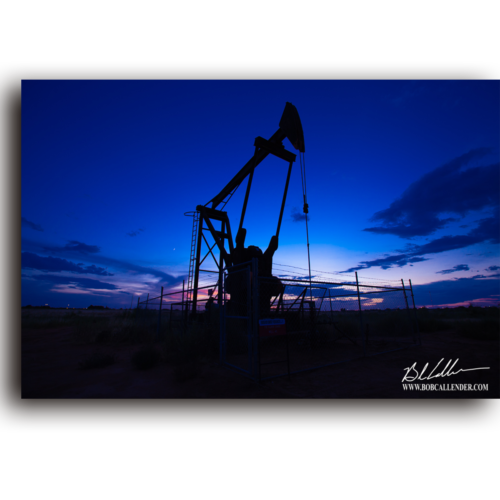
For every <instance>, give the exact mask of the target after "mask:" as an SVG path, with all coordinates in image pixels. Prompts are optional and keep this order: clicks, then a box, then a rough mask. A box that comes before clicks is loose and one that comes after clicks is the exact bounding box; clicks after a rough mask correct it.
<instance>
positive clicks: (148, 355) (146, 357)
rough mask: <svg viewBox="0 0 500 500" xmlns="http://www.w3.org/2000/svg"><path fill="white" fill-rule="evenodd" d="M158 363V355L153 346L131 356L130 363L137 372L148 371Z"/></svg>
mask: <svg viewBox="0 0 500 500" xmlns="http://www.w3.org/2000/svg"><path fill="white" fill-rule="evenodd" d="M158 361H160V354H159V352H158V351H157V350H156V349H155V347H154V346H152V345H149V346H147V347H144V348H143V349H141V350H139V351H137V352H135V353H134V355H133V356H132V363H133V364H134V366H135V367H136V368H137V369H138V370H149V369H150V368H153V366H156V365H157V364H158Z"/></svg>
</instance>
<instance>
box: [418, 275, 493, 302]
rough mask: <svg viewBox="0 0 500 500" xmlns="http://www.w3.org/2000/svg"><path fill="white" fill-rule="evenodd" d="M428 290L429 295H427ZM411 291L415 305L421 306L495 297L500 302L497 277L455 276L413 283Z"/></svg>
mask: <svg viewBox="0 0 500 500" xmlns="http://www.w3.org/2000/svg"><path fill="white" fill-rule="evenodd" d="M429 292H430V294H431V295H429ZM413 293H414V294H415V301H416V303H417V305H419V306H422V305H426V304H429V303H431V301H432V303H433V304H434V305H440V304H457V303H460V302H472V301H474V300H478V299H487V300H491V298H492V297H497V303H498V302H500V300H498V297H499V295H500V280H499V279H498V277H493V276H483V275H477V276H472V277H471V278H455V279H451V280H445V281H436V282H434V283H428V284H422V285H413Z"/></svg>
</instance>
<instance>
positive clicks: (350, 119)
mask: <svg viewBox="0 0 500 500" xmlns="http://www.w3.org/2000/svg"><path fill="white" fill-rule="evenodd" d="M287 101H289V102H292V103H293V104H294V105H295V106H296V107H297V109H298V112H299V114H300V117H301V120H302V126H303V129H304V136H305V146H306V154H305V160H306V169H307V193H308V202H309V206H310V221H309V236H310V242H311V265H312V269H314V270H315V273H314V274H316V275H319V274H320V273H318V272H317V271H318V270H319V271H322V272H323V276H327V274H326V272H329V273H337V274H334V275H330V276H331V277H333V278H335V279H350V277H352V274H353V273H354V271H357V272H358V273H359V275H360V276H361V277H367V278H377V279H384V280H395V279H400V278H405V279H408V278H411V280H412V283H413V284H414V286H415V295H416V300H417V304H418V305H430V304H431V301H432V304H433V305H454V304H465V303H469V302H475V303H477V304H481V305H488V304H494V305H496V304H498V302H499V298H500V281H499V271H500V268H499V265H500V260H499V256H500V255H499V246H498V243H499V236H500V229H499V228H500V225H499V222H498V210H499V198H500V179H499V165H498V162H499V136H500V127H499V121H500V120H499V109H500V106H499V104H500V103H499V82H498V81H130V82H128V81H24V82H23V85H22V217H23V218H22V252H23V256H22V267H23V269H22V304H23V305H27V304H32V305H39V304H45V303H48V304H50V305H51V306H54V307H58V306H67V305H68V304H70V306H71V307H86V306H88V305H90V304H101V305H108V306H109V307H129V306H130V304H131V303H132V302H135V301H136V300H137V296H138V295H141V294H145V293H148V292H150V293H153V294H157V293H158V292H159V288H160V286H162V285H163V286H165V287H167V288H174V287H178V286H179V284H182V280H183V279H184V278H185V277H186V274H187V269H188V265H189V250H190V236H191V221H190V219H189V218H188V217H185V216H184V213H185V212H188V211H192V210H194V209H195V207H196V205H198V204H205V203H207V202H208V201H209V200H210V199H211V198H212V197H213V196H215V195H216V194H217V193H218V192H219V191H220V190H221V189H222V188H223V187H224V186H225V185H226V183H227V182H228V181H229V180H230V179H231V178H232V177H233V176H234V175H235V174H236V172H238V170H239V169H240V168H241V167H242V166H243V165H244V164H245V163H246V162H247V161H248V160H249V159H250V157H251V156H252V154H253V149H254V147H253V142H254V139H255V137H257V136H262V137H264V138H269V137H270V136H271V135H272V134H273V133H274V132H275V131H276V130H277V129H278V123H279V120H280V118H281V114H282V112H283V109H284V107H285V103H286V102H287ZM284 143H285V146H286V147H287V149H289V150H290V151H292V152H295V150H294V149H293V147H292V146H291V144H290V143H289V142H288V140H285V141H284ZM286 168H287V165H286V164H285V162H283V161H281V160H278V159H276V158H269V157H268V158H267V159H266V160H264V162H263V163H262V164H261V165H260V166H259V168H258V169H257V170H256V173H255V177H254V182H253V187H252V193H251V196H250V201H249V206H248V209H247V216H246V219H245V227H246V228H247V231H248V233H247V240H246V244H247V245H249V244H253V245H257V246H260V247H261V248H265V247H267V245H268V243H269V239H270V237H271V236H272V235H273V234H274V232H275V229H276V223H277V220H278V215H279V208H280V203H281V196H282V192H283V188H284V183H285V177H286ZM243 195H244V184H243V187H240V189H239V190H238V191H237V192H236V194H235V196H234V197H233V199H232V200H231V202H230V204H228V206H227V207H226V208H227V210H228V213H229V217H230V220H231V223H232V225H233V233H234V232H235V229H236V228H237V224H238V221H239V212H240V210H241V204H242V200H243ZM301 210H302V194H301V183H300V169H299V165H298V161H297V163H296V164H295V165H294V170H293V172H292V179H291V182H290V188H289V193H288V198H287V204H286V208H285V214H284V219H283V223H282V227H281V232H280V246H279V249H278V251H277V252H276V254H275V256H274V262H275V274H280V273H281V272H284V269H287V268H286V267H285V266H295V267H298V268H302V269H306V268H307V249H306V235H305V224H304V222H303V221H301V220H298V221H297V220H296V219H300V217H297V213H299V214H300V212H301ZM278 264H281V265H282V266H281V267H280V266H279V265H278ZM289 269H292V268H289ZM297 272H299V271H297ZM304 272H305V271H304ZM429 292H431V293H429Z"/></svg>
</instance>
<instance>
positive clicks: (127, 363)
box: [21, 308, 500, 399]
mask: <svg viewBox="0 0 500 500" xmlns="http://www.w3.org/2000/svg"><path fill="white" fill-rule="evenodd" d="M417 315H418V322H419V327H420V328H419V330H420V338H421V345H416V346H412V347H408V348H405V349H401V350H396V351H392V352H385V353H381V354H377V355H367V356H365V357H359V356H358V357H357V358H356V359H353V360H352V361H348V362H342V363H338V364H334V365H331V366H327V367H323V368H320V369H316V370H313V371H305V372H302V373H296V374H292V375H291V377H290V378H288V377H287V376H284V377H279V378H275V379H272V380H268V381H265V382H262V383H261V384H258V383H256V382H253V381H252V380H250V379H248V378H246V377H245V376H243V375H241V374H240V373H238V372H235V371H233V370H230V369H229V368H227V367H225V366H221V365H220V364H219V362H218V345H217V340H218V327H216V328H213V329H212V331H208V332H207V331H206V330H204V331H203V332H202V331H201V330H200V331H196V330H195V331H193V330H191V331H189V332H187V333H186V334H184V335H171V334H169V332H172V330H171V329H172V328H174V329H175V325H173V326H172V324H170V325H169V322H168V317H165V318H164V321H163V324H162V330H161V332H160V338H161V340H156V341H155V340H154V336H153V335H152V332H156V325H157V314H156V313H153V312H151V313H150V314H149V315H147V314H146V315H141V316H140V317H138V316H137V314H136V312H135V311H116V310H64V309H63V310H57V309H55V310H43V309H23V310H22V343H21V371H22V397H23V398H58V399H66V398H68V399H71V398H396V399H401V398H460V399H463V398H498V397H500V383H499V382H500V381H499V378H500V377H499V374H500V367H499V327H498V321H499V317H498V315H499V312H498V309H496V308H488V309H480V308H467V309H453V310H452V309H446V310H429V311H426V310H419V311H417ZM167 327H170V330H169V329H168V328H167ZM348 344H349V341H348V340H347V341H346V339H343V340H341V341H339V343H338V344H333V345H332V346H329V347H328V349H336V347H335V346H336V345H338V349H339V351H340V350H342V349H343V348H344V347H343V346H346V345H348ZM325 352H326V351H325ZM367 354H370V353H369V352H368V353H367ZM456 360H458V361H456ZM449 361H450V364H449V366H451V364H453V363H455V361H456V363H455V364H454V368H453V369H452V370H448V375H446V370H445V371H444V372H443V368H445V365H446V364H447V363H448V362H449ZM426 364H428V368H427V370H426V371H425V372H424V373H422V370H423V368H424V366H425V365H426ZM412 366H414V367H415V370H410V371H409V375H410V376H415V374H416V373H419V374H420V375H421V378H422V380H420V381H419V380H414V381H406V382H405V383H404V384H403V382H402V379H403V376H404V374H405V373H406V370H405V369H407V368H408V369H409V368H410V367H412ZM435 367H437V368H436V369H435V370H434V375H436V374H438V373H440V372H442V376H440V377H436V376H434V377H433V378H431V379H426V377H427V376H428V375H429V374H430V373H431V371H432V369H434V368H435ZM475 368H481V370H472V369H475ZM486 368H487V369H486ZM460 369H462V370H463V371H460ZM465 370H470V371H465ZM455 372H457V373H455ZM445 375H446V376H445ZM409 382H412V384H413V385H412V387H411V388H409ZM416 383H419V384H425V386H426V387H424V390H418V389H417V388H416V387H415V386H416ZM431 385H433V386H434V387H431ZM405 386H406V387H405ZM479 387H481V388H483V389H484V388H486V387H487V389H486V390H477V388H479ZM420 389H421V388H420Z"/></svg>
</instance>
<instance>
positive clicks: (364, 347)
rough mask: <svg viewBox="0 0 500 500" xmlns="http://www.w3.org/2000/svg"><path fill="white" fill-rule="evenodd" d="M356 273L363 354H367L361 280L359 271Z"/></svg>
mask: <svg viewBox="0 0 500 500" xmlns="http://www.w3.org/2000/svg"><path fill="white" fill-rule="evenodd" d="M355 274H356V289H357V291H358V307H359V327H360V328H361V342H362V344H363V356H366V346H365V344H366V342H365V341H366V339H365V332H364V331H363V313H362V311H361V295H360V293H359V281H358V272H357V271H356V272H355Z"/></svg>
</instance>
